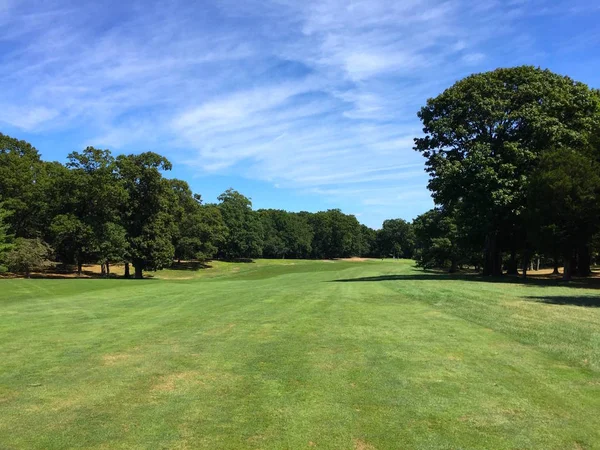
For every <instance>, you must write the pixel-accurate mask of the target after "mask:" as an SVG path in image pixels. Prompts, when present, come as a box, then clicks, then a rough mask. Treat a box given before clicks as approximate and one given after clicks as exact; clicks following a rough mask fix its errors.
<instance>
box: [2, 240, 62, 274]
mask: <svg viewBox="0 0 600 450" xmlns="http://www.w3.org/2000/svg"><path fill="white" fill-rule="evenodd" d="M50 252H51V249H50V247H49V246H48V244H46V243H45V242H44V241H42V240H40V239H25V238H17V239H16V241H15V245H14V247H13V249H12V250H11V251H10V252H9V253H8V255H7V256H6V265H7V266H8V270H9V271H11V272H13V273H22V274H25V277H26V278H29V277H30V275H31V272H35V271H39V270H43V269H44V268H45V267H46V266H47V265H48V263H49V261H48V256H49V254H50Z"/></svg>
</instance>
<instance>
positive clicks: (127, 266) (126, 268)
mask: <svg viewBox="0 0 600 450" xmlns="http://www.w3.org/2000/svg"><path fill="white" fill-rule="evenodd" d="M124 276H125V278H131V274H130V273H129V263H125V275H124Z"/></svg>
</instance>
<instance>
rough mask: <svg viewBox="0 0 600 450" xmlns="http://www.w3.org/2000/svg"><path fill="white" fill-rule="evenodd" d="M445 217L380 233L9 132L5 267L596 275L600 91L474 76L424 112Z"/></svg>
mask: <svg viewBox="0 0 600 450" xmlns="http://www.w3.org/2000/svg"><path fill="white" fill-rule="evenodd" d="M418 116H419V118H420V119H421V121H422V123H423V134H422V136H421V137H418V138H416V139H415V147H414V148H415V150H416V151H418V152H420V153H421V154H422V155H423V156H424V157H425V169H426V171H427V172H428V173H429V176H430V178H429V183H428V188H429V189H430V191H431V192H432V197H433V200H434V202H435V208H434V209H432V210H430V211H428V212H426V213H424V214H422V215H420V216H418V217H417V218H415V219H414V220H413V221H412V223H409V222H406V221H404V220H402V219H390V220H386V221H384V223H383V225H382V227H381V229H379V230H373V229H371V228H369V227H366V226H365V225H361V224H360V223H359V222H358V220H357V219H356V217H354V216H352V215H348V214H344V213H342V212H341V211H340V210H337V209H333V210H329V211H322V212H317V213H309V212H298V213H293V212H287V211H282V210H271V209H268V210H253V209H252V203H251V201H250V199H249V198H247V197H246V196H244V195H242V194H241V193H239V192H237V191H235V190H232V189H229V190H227V191H225V192H224V193H223V194H221V195H220V196H219V197H218V203H215V204H213V203H204V202H203V201H202V199H201V197H200V195H198V194H194V193H193V192H192V191H191V189H190V187H189V185H188V184H187V183H186V182H185V181H182V180H177V179H169V178H166V177H165V176H164V174H165V173H166V172H168V171H169V170H170V169H171V163H170V162H169V161H168V160H167V159H166V158H164V157H163V156H161V155H158V154H156V153H152V152H146V153H141V154H132V155H118V156H116V157H115V156H113V155H112V154H111V153H110V151H108V150H99V149H95V148H93V147H88V148H86V149H85V150H83V151H82V152H73V153H71V154H69V155H68V158H67V163H66V164H60V163H58V162H45V161H42V160H41V157H40V155H39V153H38V151H37V150H36V149H35V148H34V147H32V146H31V145H30V144H28V143H27V142H24V141H19V140H17V139H14V138H11V137H8V136H5V135H2V134H0V204H1V205H2V206H1V207H0V266H2V265H4V266H6V267H8V268H9V269H11V270H13V271H18V272H25V273H27V272H28V271H31V270H32V268H33V267H34V266H39V265H41V264H42V262H43V261H44V260H45V259H47V258H48V255H52V258H53V259H55V260H57V261H59V262H61V263H62V264H65V265H74V266H75V267H76V268H77V270H78V271H79V272H80V271H81V266H82V264H86V263H99V264H101V265H102V268H103V272H105V273H106V274H109V272H110V266H111V264H114V263H116V262H124V263H125V264H126V270H127V274H129V272H128V270H129V266H130V265H131V266H133V268H134V272H135V276H136V277H138V278H139V277H141V276H142V272H143V271H144V270H158V269H161V268H164V267H168V266H170V265H171V264H172V263H173V261H174V260H176V261H181V260H207V259H212V258H223V259H230V260H231V259H240V258H242V259H248V258H256V257H267V258H316V259H321V258H342V257H350V256H370V257H398V258H414V259H415V260H416V261H417V263H418V264H419V265H420V266H422V267H426V268H444V269H448V270H449V271H456V270H458V269H460V268H461V267H465V266H466V267H470V268H474V269H475V270H477V271H481V272H482V273H483V274H484V275H494V276H498V275H502V274H503V273H505V272H506V273H508V274H517V273H518V271H519V269H521V271H522V274H523V275H526V273H527V270H528V268H529V267H530V266H531V265H532V262H533V261H534V260H535V261H536V262H537V263H536V266H539V264H540V262H542V263H543V264H544V265H551V266H553V267H554V270H555V273H558V268H559V266H560V265H562V266H563V267H564V269H563V277H564V278H565V279H566V280H569V279H570V278H571V277H572V276H573V275H575V274H577V275H580V276H587V275H589V274H590V273H591V265H592V262H593V260H594V259H596V260H598V259H599V256H598V252H599V251H600V92H599V91H598V90H595V89H591V88H589V87H588V86H587V85H585V84H583V83H580V82H577V81H574V80H572V79H571V78H569V77H566V76H561V75H558V74H555V73H552V72H550V71H548V70H542V69H539V68H535V67H531V66H522V67H515V68H508V69H497V70H494V71H491V72H485V73H480V74H474V75H471V76H469V77H466V78H464V79H462V80H460V81H458V82H457V83H455V84H454V85H453V86H451V87H450V88H448V89H447V90H445V91H444V92H443V93H442V94H440V95H439V96H437V97H435V98H432V99H429V100H428V101H427V104H426V105H425V106H424V107H423V108H421V110H420V111H419V113H418Z"/></svg>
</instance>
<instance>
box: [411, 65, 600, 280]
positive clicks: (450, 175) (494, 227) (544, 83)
mask: <svg viewBox="0 0 600 450" xmlns="http://www.w3.org/2000/svg"><path fill="white" fill-rule="evenodd" d="M599 111H600V104H599V102H598V96H597V94H596V93H595V92H593V91H592V90H590V89H589V88H588V87H587V86H586V85H584V84H582V83H578V82H575V81H573V80H571V79H570V78H568V77H563V76H560V75H557V74H554V73H552V72H550V71H547V70H541V69H536V68H534V67H528V66H524V67H515V68H511V69H498V70H495V71H493V72H486V73H481V74H476V75H471V76H469V77H467V78H465V79H463V80H461V81H459V82H457V83H456V84H455V85H454V86H452V87H450V88H449V89H447V90H446V91H444V92H443V93H442V94H441V95H439V96H438V97H436V98H434V99H430V100H428V101H427V105H426V106H425V107H423V108H422V109H421V111H420V112H419V118H420V119H421V120H422V122H423V125H424V128H423V130H424V133H425V136H424V137H422V138H418V139H415V149H416V150H417V151H419V152H421V153H422V154H423V155H424V156H425V157H426V158H427V162H426V167H427V171H428V172H429V175H430V177H431V178H430V181H429V189H430V190H431V191H432V192H433V198H434V200H435V202H436V204H438V205H441V206H443V207H445V208H450V209H452V210H454V211H456V213H457V214H458V215H459V216H460V218H459V220H460V221H462V223H465V224H468V226H469V227H470V228H471V229H473V230H475V229H477V230H479V231H478V233H480V234H481V235H483V236H485V238H484V240H485V243H484V242H482V243H481V244H482V245H481V246H482V247H483V248H484V250H485V254H486V259H485V264H484V274H487V275H500V274H501V273H502V265H501V262H502V251H503V250H506V248H507V247H509V246H510V242H514V241H515V232H516V231H517V230H518V231H519V232H520V233H525V230H526V229H527V223H526V222H525V220H524V217H525V215H524V214H523V213H524V211H525V209H526V205H527V192H528V184H529V177H530V176H531V174H532V173H533V171H534V170H535V167H536V165H537V160H538V158H539V156H540V154H541V153H542V152H543V151H545V150H547V149H549V148H551V147H552V146H555V145H561V146H570V147H572V148H585V147H587V146H589V145H590V135H591V132H592V130H594V129H597V127H598V123H599V122H600V114H599ZM476 237H478V236H476V235H475V236H473V239H475V238H476ZM526 239H527V237H526V236H522V238H521V241H522V242H524V241H525V240H526Z"/></svg>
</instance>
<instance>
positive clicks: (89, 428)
mask: <svg viewBox="0 0 600 450" xmlns="http://www.w3.org/2000/svg"><path fill="white" fill-rule="evenodd" d="M154 275H155V277H161V278H162V279H148V280H101V279H91V280H89V279H88V280H78V279H70V280H21V279H8V280H0V288H1V290H0V448H2V449H4V448H9V449H12V448H19V449H20V448H28V449H30V448H32V449H56V448H104V449H118V448H149V449H157V448H189V449H195V448H207V449H218V448H236V449H237V448H256V449H259V448H261V449H279V448H286V449H302V448H317V449H354V448H356V449H362V450H366V449H395V448H403V449H405V448H418V449H423V448H427V449H429V448H431V449H458V448H463V449H466V448H481V449H505V448H506V449H508V448H511V449H512V448H520V449H525V448H527V449H529V448H539V449H582V448H586V449H588V448H589V449H592V448H600V413H599V412H600V307H597V306H598V305H600V298H599V297H600V296H599V292H600V291H598V290H593V289H586V288H585V287H581V286H579V287H578V286H577V285H576V286H574V287H565V286H556V285H554V284H555V283H552V282H549V283H542V282H539V283H538V282H530V283H527V284H521V283H518V282H514V280H508V281H504V282H484V281H481V280H480V279H479V278H476V277H450V276H447V275H439V274H428V273H425V272H422V271H419V270H417V269H414V268H413V266H412V263H410V262H408V261H403V262H392V261H367V262H361V263H357V262H344V261H337V262H333V263H331V262H320V261H316V262H308V261H296V262H294V261H258V262H257V263H248V264H243V263H240V264H227V263H215V264H214V265H213V268H212V269H208V270H201V271H198V272H185V271H176V270H173V271H165V272H162V273H156V274H154ZM339 280H349V281H339Z"/></svg>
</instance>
